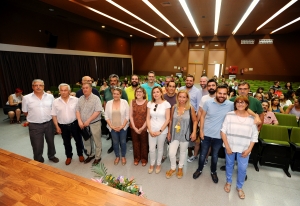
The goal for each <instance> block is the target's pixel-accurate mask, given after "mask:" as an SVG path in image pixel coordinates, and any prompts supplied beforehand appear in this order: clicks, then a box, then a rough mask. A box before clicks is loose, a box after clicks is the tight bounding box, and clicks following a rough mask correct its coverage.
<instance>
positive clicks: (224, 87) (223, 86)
mask: <svg viewBox="0 0 300 206" xmlns="http://www.w3.org/2000/svg"><path fill="white" fill-rule="evenodd" d="M219 89H226V90H227V92H228V87H227V86H225V85H219V86H217V89H216V92H218V90H219ZM227 92H226V93H227Z"/></svg>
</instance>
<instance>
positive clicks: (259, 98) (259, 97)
mask: <svg viewBox="0 0 300 206" xmlns="http://www.w3.org/2000/svg"><path fill="white" fill-rule="evenodd" d="M254 98H255V99H257V100H258V101H260V102H262V101H263V95H262V94H261V93H259V92H256V93H255V95H254Z"/></svg>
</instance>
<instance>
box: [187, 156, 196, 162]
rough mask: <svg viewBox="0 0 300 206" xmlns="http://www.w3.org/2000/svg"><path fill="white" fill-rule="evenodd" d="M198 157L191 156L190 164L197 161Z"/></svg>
mask: <svg viewBox="0 0 300 206" xmlns="http://www.w3.org/2000/svg"><path fill="white" fill-rule="evenodd" d="M197 158H198V157H197V156H196V157H195V156H191V157H190V158H188V159H187V161H188V162H193V161H194V160H196V159H197Z"/></svg>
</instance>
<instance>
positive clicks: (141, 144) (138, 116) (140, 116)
mask: <svg viewBox="0 0 300 206" xmlns="http://www.w3.org/2000/svg"><path fill="white" fill-rule="evenodd" d="M147 103H148V102H147V101H145V102H144V104H142V105H138V104H137V103H136V100H132V117H133V119H134V125H135V127H136V128H138V129H139V128H141V127H142V126H143V125H144V123H145V122H146V118H147ZM130 128H131V136H132V145H133V157H134V161H135V162H139V161H140V160H141V161H142V163H148V152H149V146H148V133H147V127H146V128H145V129H144V130H143V131H142V133H141V134H137V133H136V132H135V131H134V129H133V128H132V125H131V123H130Z"/></svg>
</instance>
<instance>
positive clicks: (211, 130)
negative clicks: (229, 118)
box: [203, 98, 234, 139]
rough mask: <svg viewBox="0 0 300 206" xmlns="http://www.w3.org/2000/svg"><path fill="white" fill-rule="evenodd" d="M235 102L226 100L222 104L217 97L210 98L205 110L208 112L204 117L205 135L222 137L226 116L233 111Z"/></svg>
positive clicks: (205, 104) (204, 107) (204, 106)
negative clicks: (217, 100)
mask: <svg viewBox="0 0 300 206" xmlns="http://www.w3.org/2000/svg"><path fill="white" fill-rule="evenodd" d="M233 109H234V103H233V102H231V101H229V100H225V102H223V103H222V104H219V103H217V102H216V100H215V98H213V99H208V100H207V101H206V102H205V103H204V105H203V110H204V111H205V112H206V116H205V119H204V128H203V129H204V130H203V132H204V136H207V137H211V138H216V139H221V128H222V124H223V122H224V119H225V117H226V114H227V113H228V112H230V111H233Z"/></svg>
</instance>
